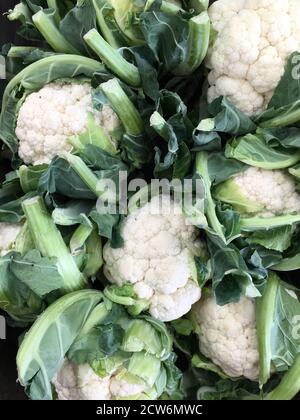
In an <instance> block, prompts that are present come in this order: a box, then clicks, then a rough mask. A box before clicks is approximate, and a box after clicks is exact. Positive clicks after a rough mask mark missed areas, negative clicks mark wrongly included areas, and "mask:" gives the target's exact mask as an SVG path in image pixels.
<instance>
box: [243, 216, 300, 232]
mask: <svg viewBox="0 0 300 420" xmlns="http://www.w3.org/2000/svg"><path fill="white" fill-rule="evenodd" d="M299 222H300V214H297V215H292V214H291V215H288V214H287V215H284V216H274V217H249V218H242V219H241V230H242V231H245V232H255V231H257V230H270V229H274V228H277V227H281V226H289V225H293V224H294V223H299Z"/></svg>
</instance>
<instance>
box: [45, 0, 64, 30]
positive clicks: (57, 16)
mask: <svg viewBox="0 0 300 420" xmlns="http://www.w3.org/2000/svg"><path fill="white" fill-rule="evenodd" d="M47 4H48V7H50V9H53V10H55V13H54V20H55V23H56V25H59V24H60V21H61V17H60V14H59V8H58V4H57V0H47Z"/></svg>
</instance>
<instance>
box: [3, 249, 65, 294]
mask: <svg viewBox="0 0 300 420" xmlns="http://www.w3.org/2000/svg"><path fill="white" fill-rule="evenodd" d="M10 270H11V272H12V274H13V275H14V276H15V277H16V278H17V279H19V280H20V281H21V282H22V283H24V284H25V285H26V286H27V287H28V288H29V289H30V290H32V292H34V293H35V294H36V295H37V296H39V297H41V298H42V297H44V296H45V295H47V294H49V293H50V292H53V291H54V290H59V289H61V288H62V287H63V279H62V277H61V275H60V274H59V272H58V268H57V265H56V261H55V259H52V260H51V259H49V258H43V257H42V256H41V254H40V252H39V251H37V250H32V251H29V252H28V253H27V254H26V255H25V256H24V257H21V256H20V255H16V256H15V257H14V258H13V259H12V260H11V263H10Z"/></svg>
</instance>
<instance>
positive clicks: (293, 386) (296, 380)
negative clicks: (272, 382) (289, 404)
mask: <svg viewBox="0 0 300 420" xmlns="http://www.w3.org/2000/svg"><path fill="white" fill-rule="evenodd" d="M299 392H300V354H299V355H298V356H297V358H296V360H295V362H294V364H293V366H291V367H290V368H289V370H288V371H287V372H286V374H285V375H284V376H283V378H282V380H281V382H280V384H279V385H278V386H277V387H276V388H275V389H273V391H271V392H270V393H269V394H268V395H267V396H266V397H265V399H266V400H272V401H275V400H277V401H278V400H281V401H289V400H292V399H293V398H294V397H295V396H296V395H297V394H298V393H299Z"/></svg>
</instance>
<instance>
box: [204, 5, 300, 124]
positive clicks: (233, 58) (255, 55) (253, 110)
mask: <svg viewBox="0 0 300 420" xmlns="http://www.w3.org/2000/svg"><path fill="white" fill-rule="evenodd" d="M209 16H210V19H211V22H212V26H213V28H214V29H215V30H216V31H217V32H218V35H217V37H216V41H215V42H214V44H213V45H212V47H211V48H210V51H209V53H208V59H207V66H208V68H209V69H211V72H210V75H209V84H210V88H209V90H208V100H209V102H212V101H213V100H214V99H215V98H217V97H219V96H226V97H228V98H229V99H230V100H231V102H233V104H234V105H236V106H237V107H238V108H239V109H241V110H242V111H244V112H245V113H246V114H247V115H249V116H252V115H256V114H258V113H260V112H262V111H264V110H265V109H266V108H267V105H268V102H269V100H270V98H271V96H272V93H273V91H274V89H275V88H276V86H277V85H278V82H279V81H280V79H281V77H282V76H283V73H284V67H285V64H286V62H287V58H288V57H289V55H290V54H291V53H293V52H294V51H297V50H299V48H300V31H299V28H300V23H299V22H300V8H299V1H298V0H218V1H216V2H214V3H213V4H212V5H211V7H210V8H209Z"/></svg>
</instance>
